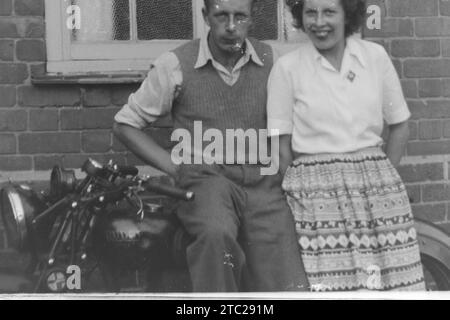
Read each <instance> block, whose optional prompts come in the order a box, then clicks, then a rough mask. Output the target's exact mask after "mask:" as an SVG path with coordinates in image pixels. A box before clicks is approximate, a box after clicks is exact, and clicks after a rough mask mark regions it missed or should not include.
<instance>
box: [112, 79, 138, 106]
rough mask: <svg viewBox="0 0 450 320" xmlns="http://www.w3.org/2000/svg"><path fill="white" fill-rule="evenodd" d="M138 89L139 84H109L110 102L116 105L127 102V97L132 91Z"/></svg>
mask: <svg viewBox="0 0 450 320" xmlns="http://www.w3.org/2000/svg"><path fill="white" fill-rule="evenodd" d="M137 89H139V85H136V84H126V85H113V86H111V92H112V94H111V102H112V104H114V105H116V106H123V105H124V104H126V103H127V102H128V97H129V96H130V94H132V93H133V92H136V90H137Z"/></svg>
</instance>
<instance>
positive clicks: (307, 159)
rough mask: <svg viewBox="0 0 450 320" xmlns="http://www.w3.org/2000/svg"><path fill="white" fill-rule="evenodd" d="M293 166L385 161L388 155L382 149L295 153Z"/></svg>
mask: <svg viewBox="0 0 450 320" xmlns="http://www.w3.org/2000/svg"><path fill="white" fill-rule="evenodd" d="M294 159H295V160H294V161H293V165H298V164H304V163H316V162H333V161H335V160H340V161H361V160H370V159H373V160H385V159H387V156H386V153H384V151H383V150H382V149H381V147H370V148H364V149H360V150H357V151H353V152H345V153H320V154H299V153H294Z"/></svg>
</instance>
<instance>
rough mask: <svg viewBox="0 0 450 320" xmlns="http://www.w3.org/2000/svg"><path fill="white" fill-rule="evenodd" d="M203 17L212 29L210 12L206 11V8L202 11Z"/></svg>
mask: <svg viewBox="0 0 450 320" xmlns="http://www.w3.org/2000/svg"><path fill="white" fill-rule="evenodd" d="M202 15H203V20H205V23H206V25H207V26H208V27H211V26H210V25H209V19H208V10H206V8H205V7H203V9H202Z"/></svg>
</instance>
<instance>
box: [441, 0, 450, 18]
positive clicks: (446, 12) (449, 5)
mask: <svg viewBox="0 0 450 320" xmlns="http://www.w3.org/2000/svg"><path fill="white" fill-rule="evenodd" d="M439 13H440V14H441V16H450V1H448V0H439Z"/></svg>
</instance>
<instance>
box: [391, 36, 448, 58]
mask: <svg viewBox="0 0 450 320" xmlns="http://www.w3.org/2000/svg"><path fill="white" fill-rule="evenodd" d="M391 54H392V56H394V57H438V56H439V55H440V54H441V47H440V41H439V40H434V39H433V40H420V39H408V40H403V39H402V40H392V42H391Z"/></svg>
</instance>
